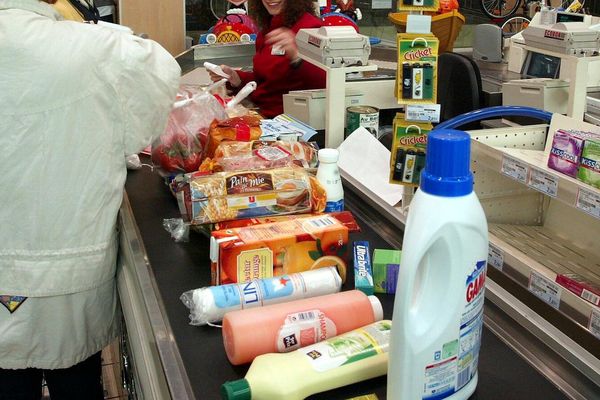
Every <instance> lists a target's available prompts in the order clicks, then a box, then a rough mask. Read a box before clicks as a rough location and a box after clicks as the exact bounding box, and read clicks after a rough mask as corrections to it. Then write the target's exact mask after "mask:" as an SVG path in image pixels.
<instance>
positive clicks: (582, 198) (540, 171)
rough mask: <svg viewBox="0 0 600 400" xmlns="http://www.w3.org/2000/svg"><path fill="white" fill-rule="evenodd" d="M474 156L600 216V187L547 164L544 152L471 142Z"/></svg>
mask: <svg viewBox="0 0 600 400" xmlns="http://www.w3.org/2000/svg"><path fill="white" fill-rule="evenodd" d="M472 150H473V158H476V159H477V161H478V162H479V163H480V164H483V165H486V167H488V168H490V169H492V170H495V171H498V172H500V173H501V174H503V175H505V176H508V177H510V178H512V179H514V180H516V181H518V182H521V183H522V184H524V185H526V186H528V187H529V188H532V189H535V190H537V191H539V192H541V193H543V194H545V195H548V196H550V197H552V198H555V199H557V200H559V201H561V202H563V203H565V204H567V205H569V206H571V207H575V208H577V209H579V210H581V211H582V212H585V213H587V214H589V215H592V216H593V217H595V218H598V219H600V190H599V189H596V188H594V187H592V186H590V185H587V184H585V183H583V182H580V181H578V180H577V179H574V178H571V177H569V176H566V175H564V174H561V173H559V172H557V171H554V170H551V169H550V168H548V167H547V166H546V164H547V157H546V155H545V152H544V151H540V150H528V149H518V148H499V147H491V146H488V145H486V144H484V143H480V142H477V141H473V142H472Z"/></svg>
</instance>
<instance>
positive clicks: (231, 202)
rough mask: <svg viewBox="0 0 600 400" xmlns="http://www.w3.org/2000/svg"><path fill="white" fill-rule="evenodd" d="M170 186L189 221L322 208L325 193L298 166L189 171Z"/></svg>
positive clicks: (205, 221)
mask: <svg viewBox="0 0 600 400" xmlns="http://www.w3.org/2000/svg"><path fill="white" fill-rule="evenodd" d="M172 187H173V188H174V191H175V193H176V197H177V199H178V202H179V208H180V210H181V213H182V215H183V217H184V219H185V220H186V221H187V222H189V223H190V224H192V225H197V224H206V223H212V222H218V221H227V220H232V219H241V218H251V217H259V216H267V215H285V214H298V213H309V212H322V211H323V210H324V209H325V201H326V197H327V196H326V193H325V189H324V188H323V187H322V186H321V184H320V183H319V182H318V181H317V180H316V179H315V178H314V177H312V176H311V175H310V174H309V173H308V171H306V170H304V169H302V168H295V167H292V168H289V167H288V168H276V169H268V170H260V171H252V170H245V171H233V172H217V173H214V174H205V173H201V172H198V173H193V174H187V175H185V176H184V177H182V178H178V179H176V180H175V181H174V182H173V184H172Z"/></svg>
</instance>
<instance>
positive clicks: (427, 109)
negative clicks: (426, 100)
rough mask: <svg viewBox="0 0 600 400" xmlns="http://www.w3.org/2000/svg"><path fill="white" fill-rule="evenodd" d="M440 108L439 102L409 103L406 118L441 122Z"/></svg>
mask: <svg viewBox="0 0 600 400" xmlns="http://www.w3.org/2000/svg"><path fill="white" fill-rule="evenodd" d="M440 109H441V106H440V105H439V104H408V105H407V106H406V116H405V119H406V120H407V121H414V122H440Z"/></svg>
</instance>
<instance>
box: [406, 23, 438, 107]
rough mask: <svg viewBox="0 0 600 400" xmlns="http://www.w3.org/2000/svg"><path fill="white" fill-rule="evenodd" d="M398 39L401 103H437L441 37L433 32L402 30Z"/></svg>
mask: <svg viewBox="0 0 600 400" xmlns="http://www.w3.org/2000/svg"><path fill="white" fill-rule="evenodd" d="M397 40H398V71H397V74H396V98H397V99H398V103H401V104H423V103H435V102H436V99H437V60H438V48H439V40H438V38H437V37H436V36H434V35H432V34H430V33H429V34H421V33H399V34H398V36H397Z"/></svg>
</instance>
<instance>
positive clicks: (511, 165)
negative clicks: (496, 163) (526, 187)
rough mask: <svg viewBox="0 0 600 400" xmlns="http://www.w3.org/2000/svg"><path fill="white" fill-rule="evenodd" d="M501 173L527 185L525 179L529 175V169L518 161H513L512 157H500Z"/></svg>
mask: <svg viewBox="0 0 600 400" xmlns="http://www.w3.org/2000/svg"><path fill="white" fill-rule="evenodd" d="M501 172H502V173H503V174H504V175H506V176H508V177H510V178H512V179H514V180H516V181H519V182H521V183H523V184H527V177H528V175H529V167H528V166H527V164H525V163H522V162H521V161H519V160H515V159H514V158H512V157H508V156H506V155H504V156H502V169H501Z"/></svg>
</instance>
